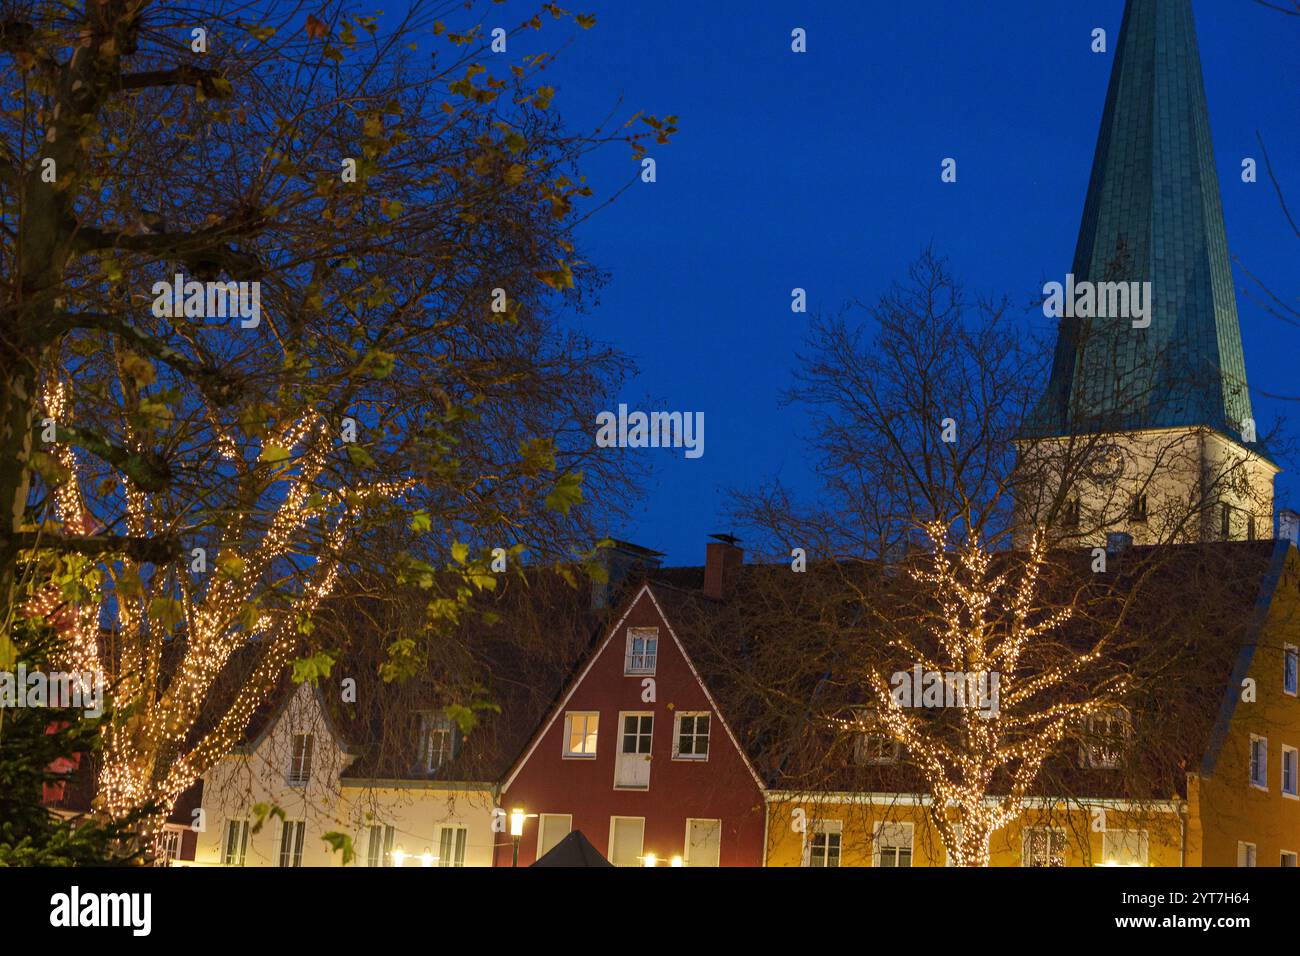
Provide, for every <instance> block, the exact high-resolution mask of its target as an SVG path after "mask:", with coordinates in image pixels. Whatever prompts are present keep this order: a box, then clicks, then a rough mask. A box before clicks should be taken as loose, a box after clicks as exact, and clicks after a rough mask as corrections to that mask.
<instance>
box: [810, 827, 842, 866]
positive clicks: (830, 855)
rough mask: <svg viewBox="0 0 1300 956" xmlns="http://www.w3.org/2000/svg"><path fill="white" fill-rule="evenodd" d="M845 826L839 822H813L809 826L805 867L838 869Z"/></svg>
mask: <svg viewBox="0 0 1300 956" xmlns="http://www.w3.org/2000/svg"><path fill="white" fill-rule="evenodd" d="M843 831H844V824H843V823H841V822H840V821H839V820H813V821H812V822H811V823H810V824H809V833H808V845H807V848H806V849H805V851H804V860H803V865H804V866H814V867H838V866H839V865H840V845H841V842H842V840H843Z"/></svg>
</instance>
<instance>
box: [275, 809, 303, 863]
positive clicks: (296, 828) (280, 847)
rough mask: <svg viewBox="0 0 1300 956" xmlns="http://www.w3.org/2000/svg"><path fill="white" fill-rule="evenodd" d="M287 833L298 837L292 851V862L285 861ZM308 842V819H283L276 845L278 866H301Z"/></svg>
mask: <svg viewBox="0 0 1300 956" xmlns="http://www.w3.org/2000/svg"><path fill="white" fill-rule="evenodd" d="M290 828H292V829H290ZM286 834H290V835H292V836H294V837H296V840H295V846H294V847H293V850H292V852H291V853H290V859H291V860H292V862H290V863H285V862H284V857H285V853H284V838H285V835H286ZM306 844H307V821H306V820H287V819H286V820H281V821H280V836H279V839H277V840H276V846H275V864H276V866H278V867H285V868H289V867H301V866H302V854H303V850H304V848H305V846H306Z"/></svg>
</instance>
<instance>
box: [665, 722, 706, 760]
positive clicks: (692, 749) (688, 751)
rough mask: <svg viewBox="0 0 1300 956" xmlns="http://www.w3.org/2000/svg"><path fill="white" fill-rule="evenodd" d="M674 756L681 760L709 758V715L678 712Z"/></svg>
mask: <svg viewBox="0 0 1300 956" xmlns="http://www.w3.org/2000/svg"><path fill="white" fill-rule="evenodd" d="M674 736H675V738H676V744H675V746H674V748H673V750H674V752H673V756H674V757H676V758H678V759H679V760H707V759H709V715H708V714H678V715H677V733H676V734H675V735H674Z"/></svg>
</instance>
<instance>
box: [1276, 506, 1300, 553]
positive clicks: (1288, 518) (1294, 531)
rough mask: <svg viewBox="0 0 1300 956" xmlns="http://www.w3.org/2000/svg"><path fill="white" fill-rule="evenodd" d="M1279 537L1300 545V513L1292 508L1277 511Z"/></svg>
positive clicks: (1281, 539)
mask: <svg viewBox="0 0 1300 956" xmlns="http://www.w3.org/2000/svg"><path fill="white" fill-rule="evenodd" d="M1277 538H1278V540H1279V541H1290V542H1291V543H1292V544H1294V545H1300V514H1298V513H1296V512H1294V511H1292V510H1291V509H1290V508H1283V509H1282V510H1281V511H1279V512H1278V513H1277Z"/></svg>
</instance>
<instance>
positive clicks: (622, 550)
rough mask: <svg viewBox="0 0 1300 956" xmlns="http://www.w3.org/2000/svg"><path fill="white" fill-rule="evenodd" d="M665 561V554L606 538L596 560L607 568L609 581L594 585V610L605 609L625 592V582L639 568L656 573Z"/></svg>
mask: <svg viewBox="0 0 1300 956" xmlns="http://www.w3.org/2000/svg"><path fill="white" fill-rule="evenodd" d="M662 560H663V553H662V552H660V551H651V550H650V549H649V548H643V547H641V546H640V545H639V544H630V543H628V542H627V541H616V540H615V539H613V538H606V539H605V540H604V541H602V542H600V544H598V545H596V561H597V563H599V564H600V566H601V567H603V568H604V569H605V574H606V575H607V576H608V577H609V580H608V581H592V582H591V607H592V610H596V611H599V610H602V609H604V608H607V607H609V606H610V604H612V603H613V602H614V600H615V598H616V597H617V595H618V592H619V591H621V590H622V586H623V582H624V581H626V580H627V578H628V576H629V575H631V574H632V573H633V572H634V571H636V570H637V569H638V568H644V569H646V570H649V571H653V570H655V569H656V568H658V567H659V564H660V562H661V561H662Z"/></svg>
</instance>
